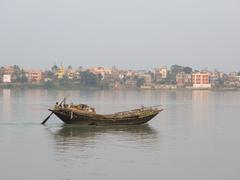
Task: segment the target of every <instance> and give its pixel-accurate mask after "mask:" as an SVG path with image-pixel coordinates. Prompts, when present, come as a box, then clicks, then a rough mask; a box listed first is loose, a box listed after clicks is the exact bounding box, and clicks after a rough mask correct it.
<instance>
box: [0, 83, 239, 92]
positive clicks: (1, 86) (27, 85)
mask: <svg viewBox="0 0 240 180" xmlns="http://www.w3.org/2000/svg"><path fill="white" fill-rule="evenodd" d="M0 89H60V90H78V89H86V90H107V89H109V90H111V89H115V88H110V87H106V86H95V87H89V86H84V85H82V84H80V83H75V82H74V83H70V82H66V83H58V82H56V83H52V82H51V83H49V82H47V83H8V84H6V83H0ZM115 90H189V91H191V90H209V91H240V88H237V87H213V88H211V89H204V88H191V87H187V88H183V87H176V86H174V88H172V87H171V86H166V87H162V88H120V89H115Z"/></svg>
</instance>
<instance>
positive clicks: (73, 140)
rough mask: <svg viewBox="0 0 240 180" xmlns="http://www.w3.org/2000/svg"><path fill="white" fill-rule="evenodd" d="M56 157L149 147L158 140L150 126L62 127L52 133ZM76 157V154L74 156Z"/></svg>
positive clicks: (156, 134)
mask: <svg viewBox="0 0 240 180" xmlns="http://www.w3.org/2000/svg"><path fill="white" fill-rule="evenodd" d="M52 135H53V137H54V139H55V141H54V142H55V143H54V144H55V147H56V150H57V154H58V155H60V154H61V155H63V154H72V155H73V153H74V151H75V152H78V154H79V151H80V152H86V151H88V152H89V151H94V150H98V152H99V151H101V149H102V150H103V151H104V149H105V150H106V149H108V150H110V151H112V150H113V149H114V147H118V148H119V147H120V148H124V146H125V147H126V148H131V147H132V148H135V147H142V148H143V147H149V146H152V145H153V144H156V142H157V141H158V140H159V137H158V133H157V130H155V129H154V128H152V127H151V126H150V125H147V124H144V125H132V126H102V127H100V126H87V127H81V126H77V125H62V126H61V128H60V129H58V130H56V131H55V132H53V134H52ZM75 155H76V154H75Z"/></svg>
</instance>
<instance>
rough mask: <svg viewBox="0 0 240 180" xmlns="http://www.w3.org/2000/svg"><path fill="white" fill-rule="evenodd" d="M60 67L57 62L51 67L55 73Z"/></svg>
mask: <svg viewBox="0 0 240 180" xmlns="http://www.w3.org/2000/svg"><path fill="white" fill-rule="evenodd" d="M58 69H59V67H58V66H57V65H56V64H54V65H53V66H52V68H51V70H52V72H54V73H56V72H57V70H58Z"/></svg>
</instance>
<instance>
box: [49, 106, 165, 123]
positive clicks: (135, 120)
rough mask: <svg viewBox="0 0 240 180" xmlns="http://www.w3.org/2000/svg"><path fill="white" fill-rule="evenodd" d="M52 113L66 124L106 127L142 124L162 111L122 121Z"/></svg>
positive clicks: (57, 112) (101, 117) (99, 116)
mask: <svg viewBox="0 0 240 180" xmlns="http://www.w3.org/2000/svg"><path fill="white" fill-rule="evenodd" d="M50 111H52V112H53V113H54V114H55V115H56V116H57V117H58V118H59V119H61V120H62V121H63V122H64V123H66V124H80V125H96V126H108V125H137V124H144V123H147V122H148V121H150V120H151V119H153V118H154V117H155V116H157V115H158V113H159V112H161V111H162V110H158V111H156V112H153V113H151V114H150V115H148V116H143V117H136V116H133V117H125V118H122V119H114V118H103V116H101V115H98V116H88V115H84V114H83V115H79V114H78V115H77V116H70V115H68V114H65V113H62V112H59V111H54V110H50Z"/></svg>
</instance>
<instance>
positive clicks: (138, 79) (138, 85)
mask: <svg viewBox="0 0 240 180" xmlns="http://www.w3.org/2000/svg"><path fill="white" fill-rule="evenodd" d="M144 82H145V80H144V78H137V87H141V86H142V85H143V84H144Z"/></svg>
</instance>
